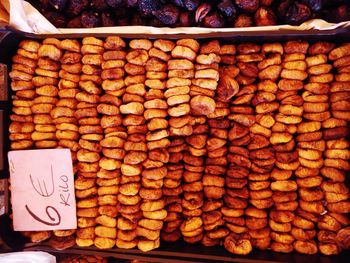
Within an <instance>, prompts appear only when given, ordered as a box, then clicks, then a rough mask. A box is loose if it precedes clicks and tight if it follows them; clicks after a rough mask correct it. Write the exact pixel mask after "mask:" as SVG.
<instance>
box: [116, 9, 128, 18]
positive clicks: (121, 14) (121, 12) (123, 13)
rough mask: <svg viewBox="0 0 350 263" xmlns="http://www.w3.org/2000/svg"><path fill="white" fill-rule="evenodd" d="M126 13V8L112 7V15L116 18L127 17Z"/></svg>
mask: <svg viewBox="0 0 350 263" xmlns="http://www.w3.org/2000/svg"><path fill="white" fill-rule="evenodd" d="M128 15H129V13H128V9H126V8H124V7H119V8H116V9H114V17H115V18H117V19H120V18H125V17H128Z"/></svg>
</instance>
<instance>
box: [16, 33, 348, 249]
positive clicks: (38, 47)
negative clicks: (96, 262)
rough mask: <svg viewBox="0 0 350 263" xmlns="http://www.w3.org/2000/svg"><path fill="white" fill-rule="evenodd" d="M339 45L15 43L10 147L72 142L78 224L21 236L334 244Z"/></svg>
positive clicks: (342, 89)
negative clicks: (73, 229)
mask: <svg viewBox="0 0 350 263" xmlns="http://www.w3.org/2000/svg"><path fill="white" fill-rule="evenodd" d="M349 50H350V45H349V44H335V43H329V42H317V43H308V42H306V41H289V42H282V43H277V42H276V43H264V44H257V43H235V44H230V43H229V44H228V43H223V42H221V41H218V40H212V41H210V42H205V41H204V42H201V41H197V40H195V39H186V38H185V39H181V40H177V41H170V40H161V39H157V40H152V41H151V40H148V39H132V40H126V39H125V40H124V39H121V38H119V37H115V36H110V37H107V38H106V39H103V40H102V39H97V38H94V37H85V38H83V39H75V40H73V39H65V40H58V39H53V38H47V39H45V40H43V41H42V42H39V41H34V40H25V41H23V42H21V44H20V46H19V49H18V51H17V54H16V55H15V56H14V57H13V65H14V66H13V67H12V71H11V73H10V77H11V79H12V82H11V88H12V90H13V92H14V97H13V107H12V109H13V114H12V115H11V120H12V123H11V125H10V133H11V135H10V140H11V141H12V146H11V147H12V149H29V148H41V147H50V148H52V147H56V145H57V144H58V145H59V146H60V147H65V148H66V147H68V148H70V149H71V150H72V152H73V155H72V156H73V163H75V169H76V172H77V173H76V197H77V199H78V202H77V208H78V213H77V215H78V219H77V220H78V230H77V232H76V234H74V231H68V232H59V233H58V232H56V233H55V232H54V233H53V234H52V233H50V232H39V233H27V235H28V236H30V237H31V238H32V241H33V242H35V241H42V240H45V239H51V240H52V239H54V240H55V241H56V242H63V243H64V245H62V246H58V245H57V247H61V248H65V247H69V246H72V245H74V241H72V240H74V238H69V239H68V240H69V241H72V242H69V244H67V243H65V242H66V239H64V238H62V239H60V238H57V237H63V236H69V237H73V236H74V235H76V236H75V242H76V244H77V245H78V246H91V245H93V244H94V245H95V246H96V247H98V248H101V249H102V248H112V247H114V246H117V247H122V248H133V247H136V246H137V247H138V248H139V249H141V250H143V251H148V250H151V249H154V248H157V247H158V246H159V243H160V242H161V241H160V239H164V240H166V241H176V240H178V239H180V238H181V237H183V240H184V242H188V243H196V242H201V243H202V244H203V245H205V246H212V245H217V244H223V245H224V246H225V248H226V249H227V250H228V251H230V252H231V253H234V254H240V255H245V254H248V253H250V252H251V250H252V249H253V248H257V249H261V250H265V249H269V248H271V249H272V250H273V251H276V252H284V253H289V252H292V251H294V250H295V251H297V252H299V253H302V254H315V253H317V252H320V253H323V254H326V255H334V254H338V253H340V252H341V250H342V249H347V248H348V247H349V243H348V242H349V241H348V239H347V238H346V237H347V236H349V235H348V234H349V228H348V227H347V226H348V225H349V219H348V217H347V216H346V214H348V213H349V211H350V202H349V200H348V197H349V196H348V191H349V189H348V187H347V185H346V184H345V174H346V172H347V171H348V170H350V167H349V162H348V160H349V158H350V156H349V143H348V141H347V136H348V135H349V125H348V122H349V120H350V117H349V113H350V107H349V103H348V100H349V92H350V90H349V87H348V81H350V77H349V70H348V68H349V65H350V63H349V61H350V60H349V58H348V52H349ZM24 65H25V66H24ZM65 94H66V95H65ZM57 114H59V115H57ZM38 120H40V123H39V122H38ZM57 142H58V143H57ZM63 142H64V143H63ZM73 146H74V147H73ZM74 152H76V155H75V154H74ZM337 233H338V234H337ZM330 237H333V238H330Z"/></svg>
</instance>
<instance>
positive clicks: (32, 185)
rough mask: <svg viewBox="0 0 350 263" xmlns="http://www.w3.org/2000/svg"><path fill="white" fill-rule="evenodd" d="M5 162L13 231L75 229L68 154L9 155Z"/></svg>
mask: <svg viewBox="0 0 350 263" xmlns="http://www.w3.org/2000/svg"><path fill="white" fill-rule="evenodd" d="M8 159H9V167H10V179H11V203H12V210H13V225H14V230H17V231H40V230H59V229H75V228H76V227H77V222H76V206H75V195H74V175H73V167H72V157H71V153H70V150H69V149H47V150H25V151H11V152H9V153H8Z"/></svg>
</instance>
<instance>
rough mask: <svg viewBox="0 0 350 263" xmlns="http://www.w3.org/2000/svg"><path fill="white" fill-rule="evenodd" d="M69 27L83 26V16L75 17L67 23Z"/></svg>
mask: <svg viewBox="0 0 350 263" xmlns="http://www.w3.org/2000/svg"><path fill="white" fill-rule="evenodd" d="M67 27H68V28H79V27H83V26H82V24H81V17H80V16H77V17H75V18H73V19H71V20H70V21H69V22H68V23H67Z"/></svg>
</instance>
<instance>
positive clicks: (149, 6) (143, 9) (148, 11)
mask: <svg viewBox="0 0 350 263" xmlns="http://www.w3.org/2000/svg"><path fill="white" fill-rule="evenodd" d="M138 6H139V12H140V13H141V15H144V16H150V15H152V12H154V11H157V10H158V9H159V8H160V3H159V1H158V0H139V2H138Z"/></svg>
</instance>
